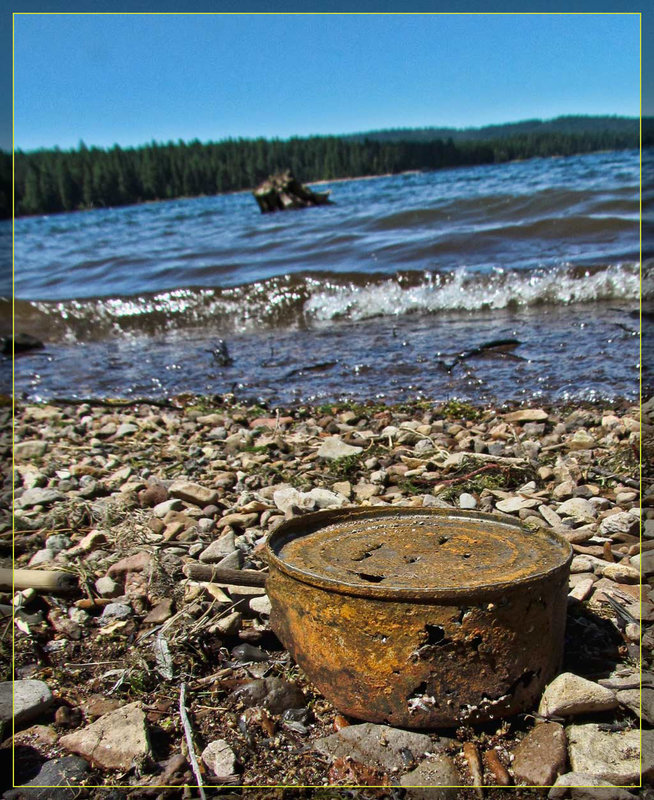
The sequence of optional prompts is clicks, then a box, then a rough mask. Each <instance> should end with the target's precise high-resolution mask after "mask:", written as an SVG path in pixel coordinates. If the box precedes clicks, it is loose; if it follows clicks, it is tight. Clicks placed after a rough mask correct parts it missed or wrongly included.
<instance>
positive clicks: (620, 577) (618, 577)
mask: <svg viewBox="0 0 654 800" xmlns="http://www.w3.org/2000/svg"><path fill="white" fill-rule="evenodd" d="M603 576H604V577H605V578H609V579H610V580H612V581H615V582H616V583H640V571H639V570H637V569H635V568H634V567H632V566H630V565H629V564H607V565H606V567H605V568H604V571H603Z"/></svg>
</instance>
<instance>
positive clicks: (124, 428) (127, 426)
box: [115, 422, 138, 439]
mask: <svg viewBox="0 0 654 800" xmlns="http://www.w3.org/2000/svg"><path fill="white" fill-rule="evenodd" d="M137 432H138V426H137V425H134V424H133V423H131V422H123V423H122V424H121V425H119V426H118V427H117V428H116V433H115V438H116V439H122V438H123V437H124V436H129V435H130V434H132V433H137Z"/></svg>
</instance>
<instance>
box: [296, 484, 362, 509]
mask: <svg viewBox="0 0 654 800" xmlns="http://www.w3.org/2000/svg"><path fill="white" fill-rule="evenodd" d="M350 491H351V488H350ZM307 494H308V495H309V497H312V498H313V499H314V500H315V501H316V505H317V506H318V508H340V507H341V506H344V505H346V504H347V498H346V497H344V495H343V494H337V493H336V492H331V491H330V490H329V489H324V488H323V487H321V486H315V487H314V488H313V489H311V490H310V491H309V492H307Z"/></svg>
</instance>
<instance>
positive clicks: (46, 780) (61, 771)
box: [3, 756, 89, 800]
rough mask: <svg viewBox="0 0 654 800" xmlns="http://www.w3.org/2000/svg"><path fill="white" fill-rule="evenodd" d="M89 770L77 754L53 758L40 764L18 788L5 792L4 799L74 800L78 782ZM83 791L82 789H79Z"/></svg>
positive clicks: (77, 791) (78, 791) (77, 793)
mask: <svg viewBox="0 0 654 800" xmlns="http://www.w3.org/2000/svg"><path fill="white" fill-rule="evenodd" d="M88 772H89V765H88V763H87V762H86V761H85V760H84V759H83V758H79V757H78V756H64V757H63V758H53V759H51V760H49V761H46V762H45V763H44V764H42V766H41V768H40V769H39V771H38V773H37V775H35V776H34V778H32V780H31V781H28V782H27V783H25V784H24V785H22V786H21V787H20V788H19V789H10V790H9V791H7V792H5V794H4V795H3V798H5V800H76V799H77V798H78V797H80V796H81V795H80V789H79V788H78V786H79V784H81V783H82V781H84V779H85V778H86V776H87V774H88ZM81 791H83V790H81Z"/></svg>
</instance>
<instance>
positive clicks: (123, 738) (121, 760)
mask: <svg viewBox="0 0 654 800" xmlns="http://www.w3.org/2000/svg"><path fill="white" fill-rule="evenodd" d="M59 744H60V746H61V747H64V748H65V749H66V750H70V751H71V752H73V753H77V755H80V756H83V757H84V758H87V759H88V760H89V761H91V762H92V763H93V764H95V765H97V766H98V767H101V768H102V769H119V770H122V771H125V772H126V771H127V770H129V769H131V768H132V767H133V766H138V765H140V764H141V763H142V762H143V761H144V760H145V759H146V758H147V757H149V756H150V752H151V751H150V742H149V738H148V729H147V725H146V719H145V714H144V713H143V711H142V710H141V707H140V704H139V703H129V704H128V705H126V706H122V707H121V708H119V709H117V710H116V711H112V712H110V713H109V714H105V715H104V716H102V717H100V719H98V720H96V722H92V723H91V724H90V725H87V726H86V727H85V728H82V729H81V730H79V731H75V732H74V733H69V734H67V735H66V736H62V737H61V739H60V740H59Z"/></svg>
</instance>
